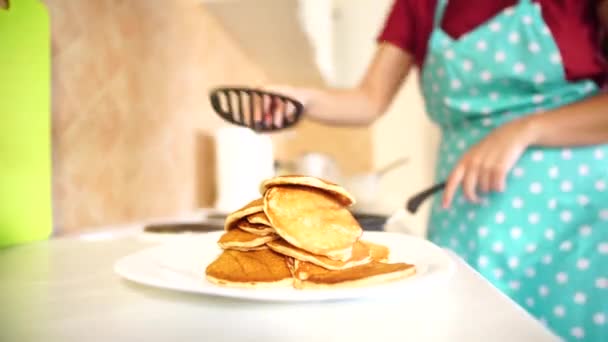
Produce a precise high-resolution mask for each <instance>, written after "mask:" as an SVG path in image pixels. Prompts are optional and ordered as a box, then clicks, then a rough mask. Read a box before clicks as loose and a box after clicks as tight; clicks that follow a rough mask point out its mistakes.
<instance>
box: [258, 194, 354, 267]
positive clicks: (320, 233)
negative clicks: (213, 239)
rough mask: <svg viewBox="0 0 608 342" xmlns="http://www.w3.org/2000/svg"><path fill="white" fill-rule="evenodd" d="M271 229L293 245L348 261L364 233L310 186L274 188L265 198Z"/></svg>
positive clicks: (340, 206)
mask: <svg viewBox="0 0 608 342" xmlns="http://www.w3.org/2000/svg"><path fill="white" fill-rule="evenodd" d="M264 212H265V213H266V216H268V219H269V220H270V223H272V227H273V228H274V229H275V230H276V231H277V234H279V235H280V236H281V237H282V238H283V239H285V240H286V241H287V242H289V243H290V244H292V245H294V246H296V247H298V248H300V249H303V250H305V251H307V252H310V253H313V254H317V255H323V256H326V257H328V258H330V259H333V260H340V261H347V260H348V259H350V257H351V254H352V246H353V244H354V243H355V242H356V241H357V240H358V239H359V237H361V234H362V233H363V230H362V229H361V226H359V223H358V222H357V220H355V218H354V217H353V215H352V214H351V213H350V211H349V210H348V209H347V208H346V207H345V206H344V205H343V204H341V203H340V202H339V201H337V200H336V199H335V198H334V197H333V196H331V195H330V194H328V193H326V192H324V191H321V190H318V189H314V188H308V187H299V186H273V187H271V188H269V189H268V191H266V195H265V196H264Z"/></svg>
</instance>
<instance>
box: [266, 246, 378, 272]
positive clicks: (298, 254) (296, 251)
mask: <svg viewBox="0 0 608 342" xmlns="http://www.w3.org/2000/svg"><path fill="white" fill-rule="evenodd" d="M275 241H276V240H274V241H270V242H267V243H266V246H268V247H269V248H270V249H272V250H273V251H275V252H277V253H279V254H282V255H285V256H287V257H291V258H294V259H297V260H300V261H307V262H310V263H311V264H315V265H317V266H320V267H323V268H326V269H328V270H332V271H339V270H344V269H347V268H351V267H355V266H361V265H365V264H368V263H369V262H370V261H372V257H371V255H368V257H367V258H365V259H361V260H357V261H350V259H349V260H347V261H343V263H344V264H343V265H342V266H334V265H330V264H327V263H324V262H322V261H319V259H317V258H315V257H314V255H306V254H312V253H309V252H306V251H305V250H303V249H301V248H298V247H296V246H293V245H292V246H291V247H293V249H290V248H284V246H280V245H277V244H276V243H273V242H275ZM370 252H371V251H370ZM331 260H332V261H335V262H341V261H337V260H333V259H331Z"/></svg>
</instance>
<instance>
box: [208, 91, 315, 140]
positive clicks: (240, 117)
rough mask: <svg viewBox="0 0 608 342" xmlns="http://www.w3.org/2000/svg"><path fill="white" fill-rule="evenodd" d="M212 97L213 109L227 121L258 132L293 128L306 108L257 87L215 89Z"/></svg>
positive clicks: (293, 100)
mask: <svg viewBox="0 0 608 342" xmlns="http://www.w3.org/2000/svg"><path fill="white" fill-rule="evenodd" d="M209 97H210V101H211V106H212V107H213V110H214V111H215V112H216V113H217V114H218V115H219V116H220V117H222V118H223V119H224V120H226V121H228V122H230V123H232V124H235V125H238V126H243V127H248V128H251V129H252V130H254V131H257V132H274V131H277V130H282V129H285V128H289V127H292V126H293V125H295V124H296V123H297V122H298V121H299V120H300V117H301V116H302V111H303V109H304V106H303V105H302V103H300V102H299V101H296V100H295V99H292V98H290V97H287V96H285V95H281V94H277V93H272V92H269V91H263V90H259V89H253V88H242V87H222V88H215V89H213V90H212V91H211V92H210V94H209ZM277 109H280V111H277Z"/></svg>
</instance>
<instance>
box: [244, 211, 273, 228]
mask: <svg viewBox="0 0 608 342" xmlns="http://www.w3.org/2000/svg"><path fill="white" fill-rule="evenodd" d="M247 221H248V222H249V223H252V224H261V225H265V226H268V227H270V226H272V224H271V223H270V221H269V220H268V217H266V214H265V213H264V212H263V211H262V212H260V213H255V214H253V215H249V216H247Z"/></svg>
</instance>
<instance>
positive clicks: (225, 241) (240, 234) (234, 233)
mask: <svg viewBox="0 0 608 342" xmlns="http://www.w3.org/2000/svg"><path fill="white" fill-rule="evenodd" d="M278 238H279V236H278V235H276V234H272V235H266V236H261V235H255V234H251V233H248V232H246V231H244V230H240V229H231V230H229V231H227V232H226V233H224V234H223V235H222V236H221V237H220V239H219V241H218V242H217V243H218V245H220V247H222V248H223V249H231V248H239V249H241V250H242V249H244V248H247V250H250V249H251V248H253V247H260V246H264V245H265V244H266V242H269V241H272V240H276V239H278Z"/></svg>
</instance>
